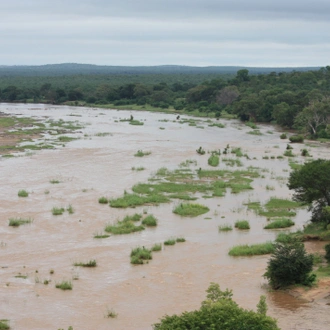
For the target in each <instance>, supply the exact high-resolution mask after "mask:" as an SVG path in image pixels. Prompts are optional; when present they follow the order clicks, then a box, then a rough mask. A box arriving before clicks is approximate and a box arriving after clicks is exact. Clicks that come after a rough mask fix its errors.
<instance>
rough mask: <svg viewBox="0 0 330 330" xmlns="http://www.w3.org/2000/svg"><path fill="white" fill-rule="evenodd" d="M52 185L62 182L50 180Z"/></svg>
mask: <svg viewBox="0 0 330 330" xmlns="http://www.w3.org/2000/svg"><path fill="white" fill-rule="evenodd" d="M49 182H50V183H51V184H58V183H60V181H59V180H56V179H52V180H50V181H49Z"/></svg>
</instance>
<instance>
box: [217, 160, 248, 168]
mask: <svg viewBox="0 0 330 330" xmlns="http://www.w3.org/2000/svg"><path fill="white" fill-rule="evenodd" d="M221 160H222V162H224V163H225V164H226V165H227V166H234V165H236V166H239V167H241V166H243V163H242V162H241V160H240V159H233V158H222V159H221Z"/></svg>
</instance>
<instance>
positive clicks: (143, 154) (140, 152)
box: [134, 150, 151, 157]
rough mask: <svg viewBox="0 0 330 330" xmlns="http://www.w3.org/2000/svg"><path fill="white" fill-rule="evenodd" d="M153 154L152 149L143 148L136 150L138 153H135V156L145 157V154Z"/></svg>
mask: <svg viewBox="0 0 330 330" xmlns="http://www.w3.org/2000/svg"><path fill="white" fill-rule="evenodd" d="M150 154H151V151H142V150H138V151H137V152H136V154H134V156H135V157H144V156H148V155H150Z"/></svg>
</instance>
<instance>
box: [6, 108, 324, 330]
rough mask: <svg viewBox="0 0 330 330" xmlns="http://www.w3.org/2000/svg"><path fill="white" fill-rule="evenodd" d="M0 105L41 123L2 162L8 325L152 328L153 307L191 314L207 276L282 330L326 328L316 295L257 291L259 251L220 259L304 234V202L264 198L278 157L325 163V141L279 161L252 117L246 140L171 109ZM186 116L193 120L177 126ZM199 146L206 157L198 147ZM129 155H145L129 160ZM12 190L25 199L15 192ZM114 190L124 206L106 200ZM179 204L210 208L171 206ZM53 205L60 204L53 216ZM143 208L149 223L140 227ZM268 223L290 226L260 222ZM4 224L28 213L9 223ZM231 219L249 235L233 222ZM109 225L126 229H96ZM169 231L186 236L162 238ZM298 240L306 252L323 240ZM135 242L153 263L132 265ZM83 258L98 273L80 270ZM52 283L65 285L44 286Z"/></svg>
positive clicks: (159, 312)
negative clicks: (275, 225)
mask: <svg viewBox="0 0 330 330" xmlns="http://www.w3.org/2000/svg"><path fill="white" fill-rule="evenodd" d="M0 112H4V113H6V114H14V115H15V116H17V117H31V118H34V119H38V120H39V121H40V123H45V125H46V126H47V130H45V132H44V135H42V136H38V137H37V140H35V139H33V140H32V141H22V142H21V144H20V148H17V152H13V153H11V155H12V157H1V158H0V167H1V178H2V183H1V185H0V199H1V208H0V216H1V217H0V219H1V222H0V283H1V286H0V299H1V303H0V319H8V320H9V324H10V326H11V327H12V328H13V329H24V330H30V329H31V330H32V329H33V330H39V329H40V330H44V329H59V328H63V329H67V328H68V327H69V326H72V327H73V329H74V330H76V329H79V330H81V329H98V330H103V329H104V330H106V329H114V330H119V329H125V330H145V329H151V328H152V324H154V323H156V322H157V321H158V319H159V318H160V317H162V316H163V315H165V314H168V315H171V314H174V313H176V314H179V313H181V312H183V311H185V310H187V311H189V310H194V309H198V308H199V307H200V302H201V301H202V300H203V299H204V297H205V290H206V289H207V287H208V286H209V284H210V282H216V283H219V284H220V287H221V289H223V290H225V289H226V288H229V289H232V290H233V293H234V299H235V301H236V302H237V303H238V304H239V305H240V306H242V307H244V308H252V307H251V306H256V304H257V303H258V301H259V297H260V295H266V297H267V303H268V307H269V312H268V314H269V315H270V316H273V317H275V318H277V319H278V323H279V326H280V327H281V328H282V329H292V328H297V329H310V328H312V329H315V330H318V329H326V328H327V326H328V322H329V313H328V311H329V308H328V306H326V305H325V303H324V304H323V303H322V302H317V304H316V303H309V304H306V302H304V301H300V300H298V299H295V298H293V297H292V296H290V295H287V294H285V293H283V292H269V291H268V290H267V287H266V286H265V285H266V281H265V280H264V278H263V277H262V275H263V274H264V272H265V269H266V265H267V260H268V258H269V255H257V256H249V257H236V256H235V257H232V256H230V255H229V254H228V252H229V251H230V249H231V248H232V247H233V246H236V245H237V246H238V245H254V244H261V243H266V242H269V241H274V240H275V238H276V236H277V234H278V233H279V232H288V231H294V230H297V229H300V228H302V226H303V225H304V224H305V222H306V221H307V220H308V218H309V214H308V212H307V210H306V209H305V208H302V207H295V206H293V205H289V206H287V205H286V204H285V208H283V209H281V208H279V206H277V204H276V205H275V204H274V201H277V200H286V199H290V198H291V197H292V192H291V191H289V190H288V188H287V186H286V183H287V178H288V176H289V173H290V171H291V168H290V166H289V161H290V162H292V161H294V162H295V163H296V164H302V163H303V162H304V161H306V160H307V159H308V157H307V158H306V157H303V156H300V149H302V148H307V149H308V152H309V154H310V155H311V156H313V158H311V159H317V158H329V149H328V148H327V146H326V145H325V144H321V143H318V144H315V146H316V147H306V146H305V145H303V144H294V145H293V148H294V149H293V151H292V152H293V154H294V155H297V156H295V157H282V156H283V154H284V152H285V150H286V147H287V144H288V143H289V140H284V139H280V135H281V132H279V131H277V130H276V128H275V127H274V126H270V125H261V124H258V130H259V131H260V132H261V133H262V135H255V134H248V133H249V131H251V128H250V127H249V126H246V125H244V124H242V123H240V122H239V121H236V120H225V119H220V120H219V121H217V120H215V119H208V118H189V117H187V116H181V119H180V121H179V120H176V116H177V115H175V114H173V115H172V114H162V113H148V112H133V111H117V110H106V109H97V108H83V107H64V106H58V107H57V106H51V105H23V104H22V105H15V104H0ZM131 114H133V115H134V119H135V120H137V121H139V122H141V123H143V125H130V124H129V121H127V120H125V119H129V118H130V116H131ZM192 119H193V120H194V122H195V123H196V126H193V125H189V123H191V120H192ZM215 124H216V125H215ZM220 124H222V125H223V128H221V129H219V127H218V126H219V125H220ZM217 125H218V126H217ZM197 126H203V127H204V129H199V128H198V127H197ZM78 127H79V128H78ZM160 127H161V128H162V129H160ZM72 128H74V131H73V130H72ZM269 131H272V132H273V134H267V132H269ZM61 136H65V137H67V138H61V139H59V137H61ZM24 144H26V145H29V148H27V150H24V148H22V146H24ZM34 144H36V145H38V146H40V145H42V146H45V145H47V146H51V147H49V148H48V147H47V148H32V147H31V145H34ZM200 147H202V149H203V150H205V154H203V155H202V154H199V153H197V152H196V150H198V149H199V148H200ZM224 150H226V153H225V154H224ZM238 150H239V152H238ZM138 151H143V152H147V153H148V154H147V155H145V156H144V157H136V156H135V154H136V153H137V152H138ZM219 151H220V155H219V164H213V165H216V166H210V165H209V164H208V159H209V157H210V156H211V155H212V152H213V153H217V154H218V153H219ZM280 156H281V157H280ZM278 157H280V158H278ZM291 158H293V159H291ZM133 168H134V169H137V168H143V169H144V170H141V171H137V170H133ZM55 183H56V184H55ZM22 189H25V190H26V191H28V197H26V198H22V197H19V196H18V191H20V190H22ZM134 190H135V191H134ZM130 195H137V196H138V197H139V198H138V199H137V198H135V197H134V196H133V197H134V198H131V196H130ZM125 196H126V199H128V197H129V198H130V199H129V200H130V203H127V204H125V203H122V204H116V203H115V202H117V203H118V201H120V202H122V200H119V199H120V198H124V197H125ZM100 198H103V201H104V203H100V202H99V200H100ZM274 198H277V199H276V200H275V199H274ZM137 200H138V202H137ZM107 201H108V202H107ZM134 203H140V204H137V205H135V204H134ZM282 203H283V202H282ZM111 204H112V206H114V207H111ZM186 204H198V205H201V206H203V207H205V208H207V209H209V211H207V212H206V213H201V214H199V215H196V216H181V215H179V214H176V213H174V212H173V211H174V210H175V209H176V208H179V209H180V207H181V208H184V207H185V205H186ZM116 205H117V206H116ZM118 205H121V206H120V207H119V206H118ZM54 207H56V208H59V209H63V210H64V211H63V212H62V214H59V215H54V214H53V213H52V210H53V208H54ZM289 209H290V210H289ZM69 210H73V212H70V211H69ZM205 210H206V209H205ZM284 211H285V212H286V213H285V214H284V215H283V214H282V213H283V212H284ZM281 212H282V213H281ZM136 214H138V215H139V216H134V215H136ZM151 215H152V216H153V217H154V218H155V219H157V225H148V222H147V221H146V220H145V221H144V222H143V220H144V219H146V218H147V219H149V218H148V216H151ZM276 217H281V218H283V217H285V218H287V217H288V218H289V219H291V220H292V221H293V222H294V225H293V226H291V227H289V228H283V229H264V227H265V226H266V225H268V224H269V223H271V222H273V221H276ZM268 218H269V220H268ZM9 219H33V221H31V222H29V223H26V224H24V225H20V226H10V225H9ZM125 219H126V220H125ZM241 220H246V221H248V223H249V226H250V229H249V230H240V229H237V228H235V223H236V222H237V221H241ZM121 221H125V222H124V223H123V224H124V225H125V231H126V228H128V229H130V230H127V233H124V234H114V233H113V231H114V230H109V231H105V228H107V227H108V228H113V227H111V226H117V228H118V222H119V224H121ZM149 224H150V223H149ZM109 226H110V227H109ZM134 226H135V227H137V228H140V226H141V227H143V229H141V230H136V228H135V227H134ZM222 227H231V228H232V230H228V231H221V230H219V228H222ZM132 228H133V230H131V229H132ZM95 237H97V238H95ZM178 238H184V239H185V241H184V243H183V244H178V243H177V244H174V245H165V244H164V242H165V241H168V240H174V241H175V242H178V241H177V239H178ZM308 244H309V245H310V249H314V250H315V251H318V250H320V249H321V248H322V246H323V245H324V244H322V243H321V244H320V243H319V242H315V243H308ZM154 246H157V249H156V248H154ZM138 248H139V249H140V250H139V251H140V252H141V251H142V254H143V253H146V252H145V251H148V253H149V251H151V258H149V257H148V258H146V259H143V263H142V264H134V263H131V252H132V251H133V250H134V249H138ZM139 260H140V259H139ZM90 261H95V263H96V261H97V267H83V266H81V263H89V262H90ZM61 283H66V284H68V283H69V284H70V285H69V286H67V287H71V285H72V287H71V289H65V290H64V289H62V290H60V289H58V288H56V285H59V284H61ZM108 311H113V313H114V315H116V317H107V316H106V315H108ZM302 320H303V325H302Z"/></svg>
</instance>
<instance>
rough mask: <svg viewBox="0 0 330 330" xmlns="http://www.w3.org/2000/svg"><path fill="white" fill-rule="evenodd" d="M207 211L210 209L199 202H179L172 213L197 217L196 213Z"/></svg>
mask: <svg viewBox="0 0 330 330" xmlns="http://www.w3.org/2000/svg"><path fill="white" fill-rule="evenodd" d="M208 211H210V209H209V208H208V207H207V206H204V205H201V204H192V203H185V204H184V203H181V204H180V205H178V206H176V207H175V208H174V210H173V213H175V214H178V215H181V216H183V217H197V216H198V215H201V214H204V213H207V212H208Z"/></svg>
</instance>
